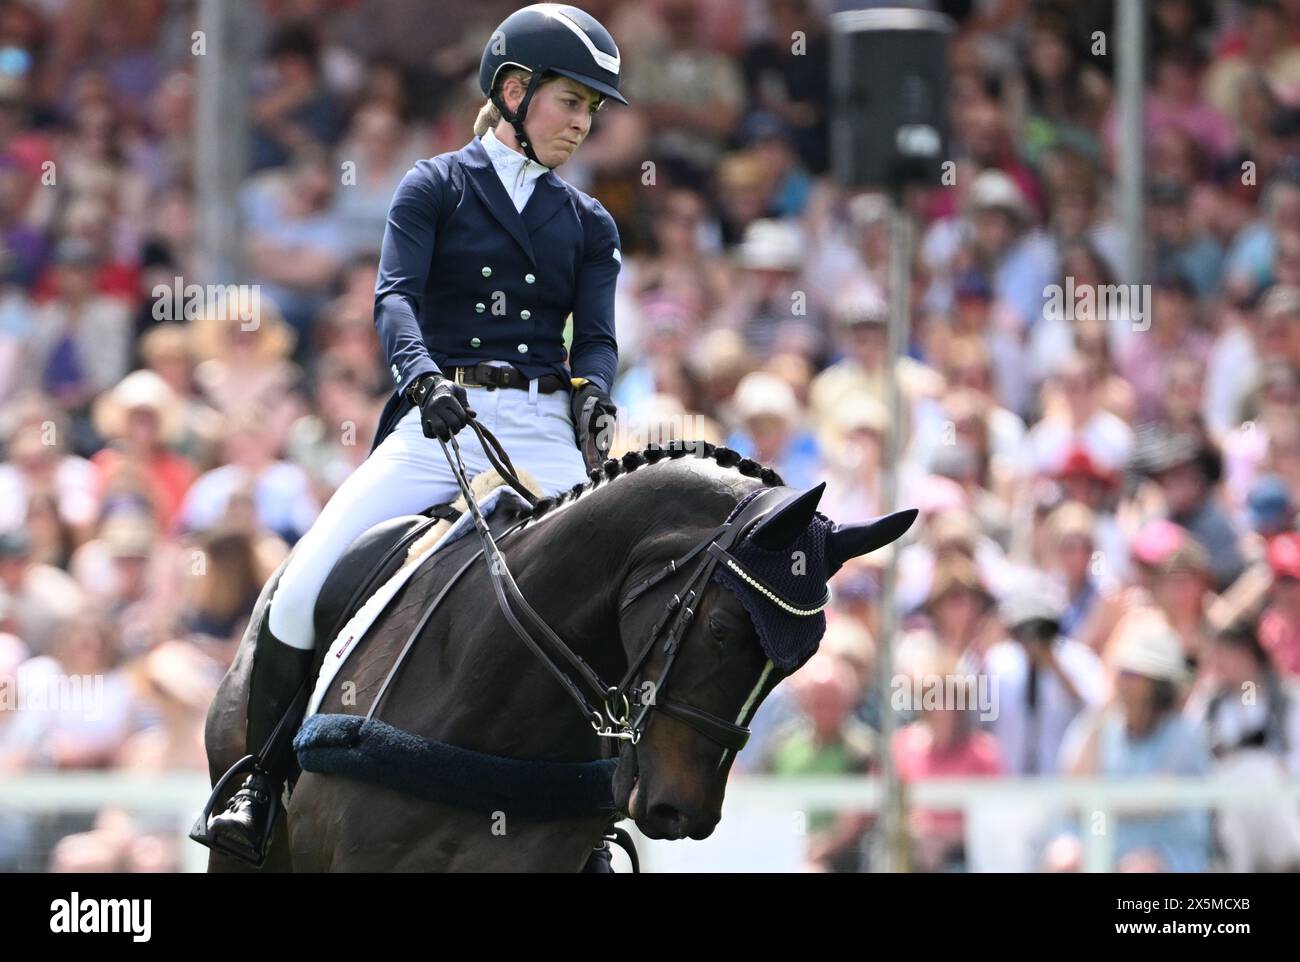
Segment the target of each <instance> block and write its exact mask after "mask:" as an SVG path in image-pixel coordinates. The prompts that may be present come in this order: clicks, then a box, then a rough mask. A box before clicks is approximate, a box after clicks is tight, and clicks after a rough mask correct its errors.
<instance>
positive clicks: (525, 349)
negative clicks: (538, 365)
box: [519, 344, 528, 354]
mask: <svg viewBox="0 0 1300 962" xmlns="http://www.w3.org/2000/svg"><path fill="white" fill-rule="evenodd" d="M519 353H520V354H527V353H528V345H527V344H520V345H519Z"/></svg>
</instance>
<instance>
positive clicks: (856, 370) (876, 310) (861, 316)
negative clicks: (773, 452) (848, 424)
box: [809, 280, 943, 426]
mask: <svg viewBox="0 0 1300 962" xmlns="http://www.w3.org/2000/svg"><path fill="white" fill-rule="evenodd" d="M831 320H832V322H833V326H834V340H835V342H836V345H837V347H838V349H839V352H840V357H839V359H838V360H837V361H835V363H833V364H831V365H830V366H829V367H827V368H826V369H825V370H823V371H822V372H821V373H820V374H818V375H817V376H816V377H815V378H814V379H813V383H812V387H811V388H810V391H809V403H810V405H811V406H812V409H813V412H814V414H815V415H816V417H818V418H819V419H825V418H827V417H832V416H833V412H834V411H835V410H836V409H837V408H838V407H839V406H840V404H841V403H842V402H843V400H844V398H845V396H846V395H849V394H856V393H867V394H870V395H871V396H872V397H874V398H875V399H876V400H877V401H879V402H880V403H882V404H883V403H884V402H885V400H886V395H887V386H888V374H889V363H888V360H889V358H888V355H889V304H888V303H887V302H886V301H885V299H884V297H883V296H882V295H881V293H880V292H879V291H878V290H877V289H876V288H875V287H874V286H872V285H870V284H865V283H863V282H861V280H859V281H858V282H857V283H854V284H852V285H850V286H848V287H846V288H844V289H843V290H842V291H840V292H838V293H837V294H836V295H835V297H834V299H833V301H832V303H831ZM897 372H898V378H899V388H900V391H901V392H902V395H903V403H904V405H905V408H904V410H905V411H906V412H908V413H907V415H906V417H905V418H904V424H905V426H906V424H907V421H909V420H911V419H913V418H915V417H916V416H917V409H918V406H919V405H921V404H922V403H923V402H924V399H926V398H934V397H937V396H938V395H939V393H940V390H941V388H942V386H943V379H942V378H941V377H940V375H939V373H938V372H937V371H935V370H934V369H933V368H931V367H929V366H927V365H926V364H924V363H923V362H921V361H918V360H917V359H915V358H911V357H906V356H904V357H900V358H899V359H898V366H897Z"/></svg>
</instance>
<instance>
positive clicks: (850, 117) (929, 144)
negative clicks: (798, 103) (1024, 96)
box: [831, 8, 953, 190]
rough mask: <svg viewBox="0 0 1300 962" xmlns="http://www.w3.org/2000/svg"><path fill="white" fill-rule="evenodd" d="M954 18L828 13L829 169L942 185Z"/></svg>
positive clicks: (922, 13) (877, 179)
mask: <svg viewBox="0 0 1300 962" xmlns="http://www.w3.org/2000/svg"><path fill="white" fill-rule="evenodd" d="M952 31H953V22H952V21H951V20H949V19H948V18H947V17H945V16H944V15H943V14H940V13H934V12H931V11H926V10H911V9H902V8H881V9H874V10H849V11H845V12H842V13H836V14H833V15H832V16H831V105H832V110H831V169H832V172H833V173H834V176H835V179H836V180H837V181H839V182H840V183H841V184H844V185H846V186H849V187H877V188H887V189H892V190H898V189H900V188H901V187H903V186H905V185H907V184H912V183H918V182H919V183H925V184H929V185H932V186H938V185H939V176H940V173H941V167H942V164H943V162H944V161H945V160H947V159H948V155H947V149H948V131H949V123H948V110H947V99H948V42H949V39H950V36H951V34H952Z"/></svg>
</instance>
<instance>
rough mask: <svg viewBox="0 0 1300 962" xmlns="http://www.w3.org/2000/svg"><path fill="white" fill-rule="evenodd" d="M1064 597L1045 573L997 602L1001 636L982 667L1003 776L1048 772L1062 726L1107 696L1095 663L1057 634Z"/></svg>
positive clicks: (1054, 762) (1081, 647) (1082, 648)
mask: <svg viewBox="0 0 1300 962" xmlns="http://www.w3.org/2000/svg"><path fill="white" fill-rule="evenodd" d="M1065 600H1066V599H1065V593H1064V592H1063V591H1062V590H1061V588H1060V585H1059V584H1058V583H1057V582H1055V581H1054V580H1052V579H1050V578H1048V577H1046V576H1041V575H1040V576H1037V577H1033V578H1028V579H1026V580H1024V581H1023V582H1022V583H1020V584H1019V585H1017V586H1016V587H1014V588H1013V589H1012V590H1011V591H1010V592H1009V593H1008V594H1007V595H1006V596H1004V597H1003V598H1002V600H1001V601H1000V602H999V604H998V618H999V620H1000V621H1001V623H1002V627H1003V629H1004V631H1005V632H1006V636H1005V637H1004V638H1003V639H1002V640H1000V641H998V642H997V643H995V644H994V645H993V646H992V647H990V648H989V650H988V652H987V653H986V654H985V656H984V659H983V662H982V664H981V667H982V670H983V671H985V672H987V673H988V675H989V676H990V678H991V679H992V680H993V683H994V684H995V685H996V686H997V692H998V712H997V717H996V718H994V719H993V720H992V722H991V724H990V727H989V730H990V731H992V733H993V734H994V736H995V737H996V738H997V740H998V745H999V754H1000V755H1001V756H1002V760H1003V765H1004V768H1005V770H1006V772H1007V774H1010V775H1046V774H1053V773H1055V772H1056V770H1057V768H1056V766H1057V756H1058V753H1059V751H1060V747H1061V741H1062V739H1063V738H1064V737H1065V732H1066V729H1067V728H1069V726H1070V723H1071V722H1072V721H1073V720H1074V719H1075V718H1076V717H1077V716H1078V714H1079V713H1080V712H1081V711H1084V710H1087V709H1092V708H1097V707H1100V706H1101V704H1102V702H1103V701H1104V699H1105V695H1106V683H1105V673H1104V671H1103V669H1102V664H1101V659H1100V658H1098V657H1097V655H1096V653H1094V652H1093V651H1092V650H1091V649H1090V648H1088V647H1087V646H1086V645H1083V644H1081V643H1080V642H1078V641H1075V640H1074V639H1073V638H1070V637H1068V636H1067V635H1066V634H1064V633H1063V632H1062V630H1061V619H1062V617H1063V616H1064V614H1065Z"/></svg>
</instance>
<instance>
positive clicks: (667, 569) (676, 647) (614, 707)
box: [394, 420, 822, 755]
mask: <svg viewBox="0 0 1300 962" xmlns="http://www.w3.org/2000/svg"><path fill="white" fill-rule="evenodd" d="M469 424H470V426H471V427H472V428H473V429H474V432H475V433H476V434H477V435H478V436H479V439H480V441H481V442H482V444H483V450H484V452H485V453H487V456H488V460H489V461H490V462H492V464H493V467H495V468H496V469H497V471H498V472H499V473H500V474H501V475H502V477H503V478H505V480H506V481H507V483H509V484H510V485H511V486H512V487H514V488H515V489H516V490H518V491H519V492H520V494H521V495H523V496H524V498H525V499H527V500H528V501H529V503H530V504H533V505H536V503H537V500H538V499H537V498H536V496H534V495H532V494H531V492H528V491H527V489H525V488H524V486H523V484H522V483H521V482H519V479H518V478H517V477H516V476H515V473H514V471H513V465H511V464H510V461H509V459H508V458H507V457H506V456H505V452H504V450H502V448H501V445H500V443H499V442H498V441H497V439H496V438H495V437H493V435H492V434H491V432H489V431H488V430H487V429H486V428H484V427H482V425H480V424H478V422H477V421H474V420H470V422H469ZM439 443H440V444H441V445H442V449H443V453H444V454H445V455H446V457H447V461H448V463H449V464H450V465H451V469H452V473H453V474H454V475H455V477H456V483H457V484H458V485H459V486H460V490H461V495H462V496H463V497H464V499H465V503H466V505H467V506H468V508H469V512H470V515H471V517H472V518H473V522H474V528H475V530H476V531H477V532H478V534H479V538H480V540H481V541H482V542H483V550H482V552H481V554H482V555H483V558H484V560H485V561H486V562H487V567H488V572H489V574H490V575H491V580H492V589H493V591H494V593H495V594H496V598H497V604H498V605H499V606H500V608H501V612H502V614H503V615H504V616H505V618H506V621H507V622H508V623H509V624H510V627H511V628H512V629H513V630H514V632H515V634H516V635H518V636H519V638H520V640H522V641H523V642H524V644H525V645H526V646H527V647H528V649H529V650H530V651H532V652H533V654H534V655H536V656H537V658H538V660H539V661H541V663H542V665H543V666H544V667H545V668H546V669H547V670H548V671H549V672H550V674H551V675H552V677H554V678H555V680H556V681H557V682H558V683H559V684H560V686H561V687H562V688H563V689H564V691H565V692H566V693H567V694H568V695H569V697H570V698H571V699H572V700H573V702H574V704H576V705H577V706H578V710H579V711H581V712H582V714H583V717H585V718H586V719H587V720H588V722H589V723H590V724H591V727H592V729H593V730H594V731H595V733H596V734H597V735H598V736H599V737H600V738H602V739H609V740H610V743H611V744H612V742H613V741H614V740H626V741H629V742H630V743H631V744H633V745H635V744H637V742H639V741H640V740H641V736H642V735H643V734H644V732H645V728H646V725H647V724H648V722H649V715H650V712H651V711H652V710H653V709H655V708H658V709H659V710H660V711H662V712H663V713H664V714H666V715H668V716H670V717H672V718H676V719H677V720H678V721H681V722H683V723H684V724H686V725H688V726H690V727H691V728H693V729H695V730H696V731H698V732H699V733H700V734H702V735H704V736H705V737H706V738H708V739H710V740H711V741H713V742H714V743H716V744H717V745H719V746H721V747H722V748H724V749H727V750H730V751H733V752H739V751H740V750H741V749H742V748H744V747H745V744H746V743H747V742H748V740H749V734H750V732H749V729H748V728H746V727H744V726H742V725H741V724H739V722H740V721H742V720H743V719H737V720H736V721H735V722H732V721H730V720H728V719H726V718H722V717H719V716H718V715H715V714H713V713H711V712H708V711H705V710H703V709H701V708H696V707H693V706H691V705H686V704H683V703H682V702H679V701H676V700H674V699H672V698H669V697H668V696H667V695H665V694H664V693H663V690H664V685H665V683H666V681H667V679H668V674H669V672H670V671H671V670H672V667H673V664H674V662H675V661H676V658H677V655H678V653H679V652H680V651H681V642H682V639H683V638H684V637H685V635H686V632H687V630H688V629H689V628H690V626H691V624H692V623H693V621H694V619H695V613H696V608H695V605H696V604H697V602H698V601H699V599H700V597H701V595H703V593H704V589H705V588H706V587H707V585H708V582H709V577H710V575H712V573H713V570H714V568H715V567H716V566H717V565H718V564H719V563H722V564H727V565H729V566H730V567H732V568H733V570H736V571H738V572H740V573H741V574H742V576H744V577H745V578H746V580H748V581H750V582H751V583H752V584H753V585H754V586H755V587H756V588H757V589H758V590H759V591H760V592H762V593H764V594H765V595H767V596H768V597H769V598H772V599H780V596H779V595H777V594H776V592H774V591H772V589H770V588H768V587H767V586H766V585H764V584H762V582H760V581H758V580H757V579H755V578H753V577H752V576H750V575H749V573H748V572H747V571H745V569H744V567H743V566H742V565H741V564H740V562H739V561H738V560H737V559H736V558H735V557H734V556H733V555H732V554H731V553H730V551H729V550H728V549H729V548H731V547H732V546H733V545H735V544H736V543H737V542H738V541H739V540H740V539H741V537H742V536H743V535H744V534H745V533H746V532H747V531H748V530H749V528H750V527H751V526H752V525H753V524H755V523H756V522H757V521H758V520H759V519H760V518H761V517H762V516H763V515H765V514H766V513H767V512H768V511H770V510H771V509H772V508H773V507H775V505H776V503H777V502H778V501H779V500H780V498H781V496H782V494H783V492H781V491H780V490H779V489H777V488H770V489H767V490H764V491H761V492H760V493H759V494H758V495H757V496H756V497H755V498H753V499H752V500H751V501H750V502H749V503H748V504H747V505H746V506H745V508H744V509H743V510H742V511H741V513H740V515H738V516H737V517H736V518H734V519H732V520H731V521H728V522H724V523H722V524H720V525H718V526H717V527H716V528H714V529H713V530H712V531H711V532H710V533H709V534H708V535H707V536H706V537H705V538H704V540H702V541H700V542H699V543H698V544H697V545H695V547H693V548H692V549H691V550H689V551H687V552H686V553H685V554H684V555H682V556H681V557H679V558H674V559H672V560H670V561H669V562H668V563H667V564H666V565H664V566H663V567H662V568H661V569H660V570H659V571H657V572H656V573H655V574H653V575H651V576H650V577H648V578H646V579H645V580H644V581H642V582H640V583H639V584H637V585H635V586H634V587H633V588H632V589H631V590H630V591H629V592H628V593H627V595H626V596H625V597H624V598H623V600H622V602H621V605H620V613H621V612H622V611H624V610H626V609H627V608H628V606H629V605H631V604H632V603H634V602H635V601H637V600H638V599H639V598H641V597H643V596H644V595H645V594H646V592H648V591H649V590H650V589H652V588H654V587H655V586H657V585H659V584H660V583H662V582H663V581H664V580H665V579H667V578H669V577H671V576H672V575H674V574H676V573H677V572H679V571H682V570H685V567H686V566H687V565H688V564H690V562H691V561H693V560H695V559H696V558H697V556H698V561H696V563H695V566H694V568H693V569H692V570H691V572H690V574H689V576H688V577H687V578H686V581H685V583H684V584H683V585H682V587H680V588H679V589H678V590H677V591H675V592H674V594H673V596H672V599H671V600H670V601H669V602H668V603H667V605H666V606H665V609H664V611H663V613H662V614H661V615H660V617H659V618H658V620H657V621H656V622H655V624H654V627H653V628H651V629H650V632H649V635H648V637H647V639H646V641H645V643H644V644H643V645H642V647H641V649H640V650H639V651H638V653H637V654H636V655H635V656H634V657H633V658H631V659H630V660H629V663H628V666H627V671H626V672H625V673H624V675H623V677H622V679H620V681H619V682H618V684H616V685H609V684H606V683H605V682H604V681H603V680H602V679H601V677H600V675H599V674H598V673H597V672H596V671H595V670H594V669H593V668H592V667H591V666H590V665H589V664H587V662H586V661H585V660H584V659H583V658H582V657H581V656H580V655H578V654H577V653H576V652H575V651H573V649H572V648H570V647H569V646H568V645H567V644H565V643H564V641H563V640H562V639H561V638H560V637H559V635H557V634H556V633H555V632H554V631H553V630H552V629H551V627H550V625H548V624H547V623H546V621H545V619H543V618H542V616H541V615H540V614H538V613H537V611H536V610H535V609H534V608H533V606H532V605H530V604H529V603H528V600H527V599H526V598H524V596H523V593H522V592H521V591H520V590H519V586H518V585H517V584H516V583H515V580H514V576H513V575H511V573H510V569H509V567H508V566H507V565H506V561H505V557H504V556H503V555H502V554H501V551H500V549H499V548H498V547H497V543H496V540H495V539H494V538H493V536H492V532H491V531H490V530H489V528H488V524H487V521H486V520H485V519H484V517H483V513H482V511H480V510H479V505H478V502H477V501H476V500H475V498H474V494H473V492H472V491H471V490H470V485H469V480H468V478H467V476H466V471H465V464H464V462H463V460H462V459H461V453H460V445H459V444H458V443H457V441H456V438H455V436H453V437H452V438H451V440H450V442H446V441H441V440H440V441H439ZM512 530H514V529H512ZM475 558H477V554H476V555H475ZM472 560H474V559H472ZM781 600H783V599H781ZM781 600H777V601H776V602H775V603H781ZM821 607H822V606H818V607H816V608H814V609H811V610H808V611H806V612H804V611H800V612H797V613H800V614H809V615H811V614H815V613H816V612H817V611H820V610H821ZM521 616H522V618H521ZM525 620H526V621H527V622H529V623H530V624H531V628H532V630H530V629H529V627H528V626H526V625H525V624H524V621H525ZM416 633H418V632H416ZM413 634H415V633H413ZM539 636H540V638H542V639H544V640H545V642H546V646H545V647H544V646H543V645H542V644H541V643H540V642H539V641H538V637H539ZM661 636H662V637H663V639H664V642H663V650H664V653H665V655H666V658H667V660H666V661H665V663H664V666H663V669H662V670H661V671H660V672H659V678H658V680H657V681H656V682H655V683H654V684H653V687H652V689H651V691H652V692H653V694H652V695H651V697H650V698H649V699H647V700H644V701H642V700H640V699H639V698H637V697H636V696H635V695H629V692H630V691H631V690H632V686H633V683H634V681H635V679H636V676H637V675H638V674H639V673H640V672H641V670H642V668H643V667H644V666H645V663H646V661H647V660H648V659H649V658H650V656H651V655H652V653H653V652H654V649H655V647H656V646H657V645H658V643H659V640H660V638H661ZM548 648H549V649H550V651H548V650H547V649H548ZM399 662H400V658H399ZM561 663H562V664H561ZM396 667H397V666H396V665H394V671H396ZM584 689H585V690H584ZM589 696H590V697H589ZM634 703H635V704H636V705H637V707H638V708H639V709H640V710H639V711H638V712H637V714H636V717H635V718H632V717H631V715H632V706H633V704H634ZM606 754H607V755H610V754H613V752H612V750H611V751H609V752H607V753H606Z"/></svg>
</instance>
